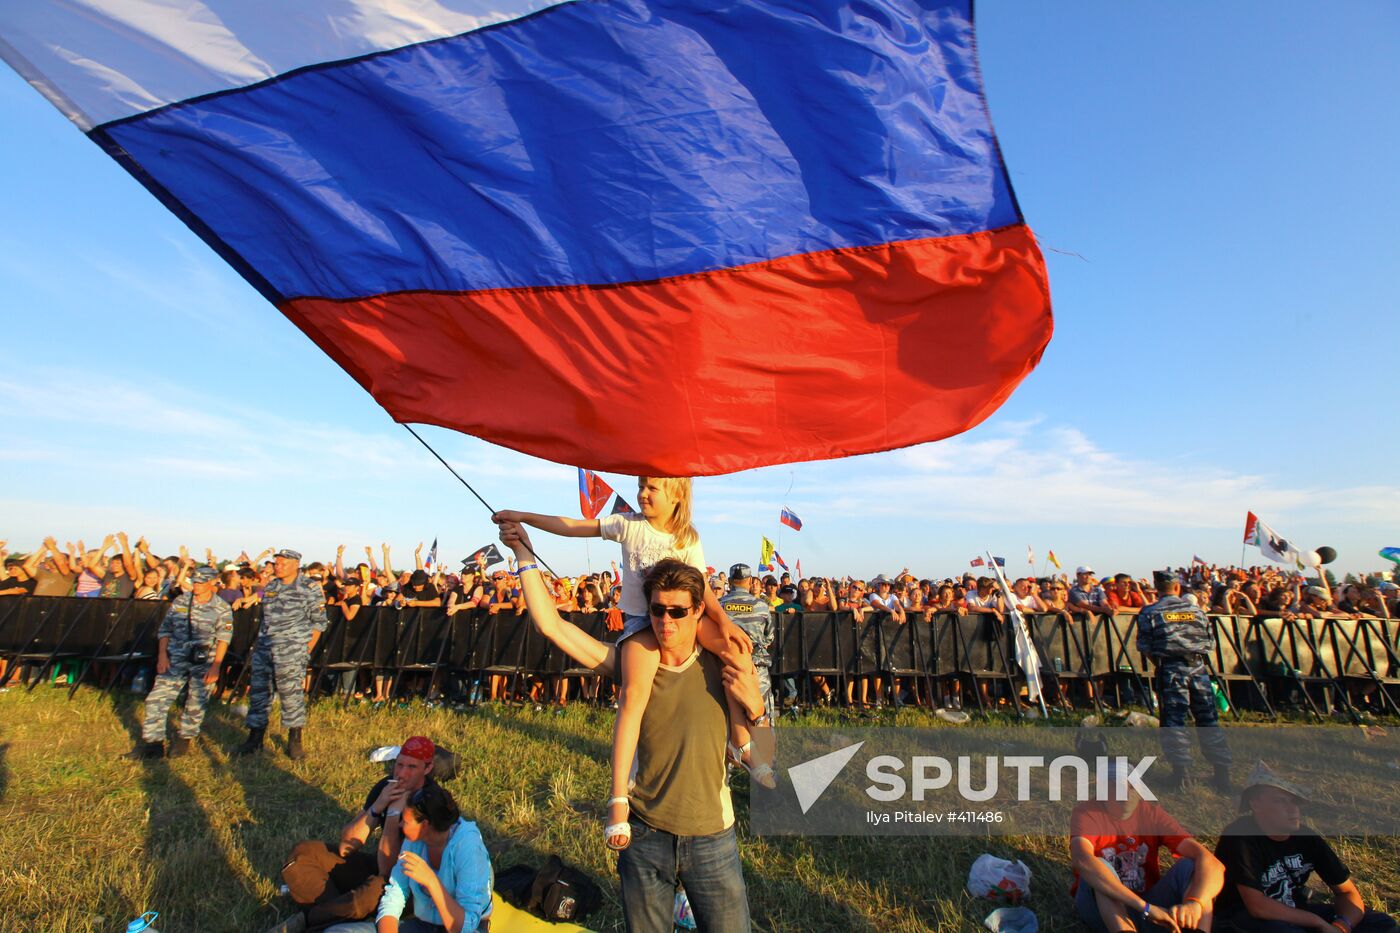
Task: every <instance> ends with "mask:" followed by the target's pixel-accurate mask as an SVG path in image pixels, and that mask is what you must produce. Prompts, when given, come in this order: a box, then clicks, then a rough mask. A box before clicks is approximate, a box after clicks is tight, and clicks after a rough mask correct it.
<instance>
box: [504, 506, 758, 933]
mask: <svg viewBox="0 0 1400 933" xmlns="http://www.w3.org/2000/svg"><path fill="white" fill-rule="evenodd" d="M500 529H501V532H500V533H501V541H502V543H504V544H505V545H506V546H507V547H509V548H510V549H511V550H512V551H514V552H515V554H516V557H517V559H518V560H519V561H520V569H519V573H520V583H521V588H522V589H523V590H524V592H525V605H526V608H527V609H528V610H529V613H530V619H531V621H532V622H533V623H534V625H535V628H536V629H538V630H539V632H540V634H541V635H543V636H544V637H545V638H548V639H549V640H550V641H551V642H553V643H554V645H555V646H556V647H558V648H559V649H561V650H562V651H564V653H566V654H568V655H569V656H570V657H572V658H573V659H574V660H575V661H577V662H579V663H580V664H582V665H583V666H585V667H587V668H589V669H591V670H593V671H595V672H597V673H601V674H611V673H612V672H613V671H614V670H615V669H616V649H615V647H614V646H612V645H608V644H605V643H603V642H601V641H599V640H598V639H596V638H593V637H592V636H590V635H588V634H587V633H585V632H584V631H583V630H582V629H580V628H578V627H577V626H576V625H574V624H573V623H571V622H568V621H566V620H565V619H563V618H561V617H560V615H559V612H558V610H556V609H555V606H554V598H553V595H552V594H551V593H550V592H549V588H548V587H547V586H545V583H544V580H543V578H542V576H541V574H540V570H539V565H538V564H537V563H536V562H535V555H534V551H533V549H532V548H531V547H530V541H529V538H528V537H527V536H526V534H525V531H524V529H523V528H522V527H521V526H520V525H518V524H516V523H515V522H503V523H501V525H500ZM704 590H705V579H704V577H703V576H702V575H701V574H700V572H699V571H698V570H696V569H695V568H693V567H691V566H689V565H687V564H684V563H682V562H681V561H677V560H670V559H668V560H663V561H660V562H659V563H657V564H656V566H654V567H653V568H652V569H651V571H650V572H649V573H648V574H647V577H646V580H645V581H644V582H643V584H642V592H643V594H644V596H645V597H646V604H647V607H648V615H649V617H650V622H651V628H652V632H653V633H655V635H656V640H657V643H658V645H659V647H660V651H661V663H660V666H659V667H658V669H657V672H656V679H655V680H654V682H653V683H652V690H651V697H650V699H649V700H648V702H647V707H646V712H645V713H644V714H643V717H642V725H641V731H640V734H639V735H638V740H637V758H636V763H637V776H636V781H635V783H634V785H633V787H632V789H631V792H630V793H629V794H628V796H627V797H626V798H625V799H626V802H627V804H628V807H629V810H630V818H629V820H628V826H629V828H630V832H631V842H630V844H629V845H628V846H627V848H625V849H624V850H623V851H622V854H621V856H620V857H619V858H618V863H617V870H618V875H619V876H620V878H621V881H622V910H623V916H624V918H625V920H626V923H627V928H628V930H630V931H633V933H670V931H671V930H672V929H673V924H674V919H675V917H674V908H675V895H676V881H677V880H679V881H680V882H681V883H682V884H684V885H685V891H686V896H687V897H688V898H689V900H690V906H691V910H692V911H693V912H694V914H695V919H696V922H697V923H698V925H699V927H700V928H701V929H710V930H720V931H728V930H747V929H749V905H748V892H747V890H746V888H745V886H744V875H743V867H742V863H741V862H740V860H739V844H738V840H737V838H736V837H735V834H734V809H733V805H732V803H731V801H730V799H729V787H728V786H727V784H726V767H725V744H726V742H727V740H728V737H729V720H728V704H727V702H726V699H725V691H726V688H729V689H732V690H733V691H734V693H735V695H736V696H739V697H740V698H741V702H742V703H743V705H744V706H745V707H746V709H747V711H748V714H749V716H750V718H751V722H752V723H754V724H757V723H758V722H760V721H762V720H765V719H766V715H765V710H764V707H763V703H762V695H761V693H760V691H759V687H758V677H757V674H756V672H755V670H754V668H753V666H752V665H749V667H748V669H747V670H739V669H736V668H730V667H726V666H724V665H723V664H722V663H721V662H720V660H719V659H718V658H716V657H714V656H713V655H710V654H709V653H708V652H704V651H701V650H699V644H698V642H697V639H696V632H697V630H698V628H699V623H700V614H701V612H702V611H703V606H704V603H703V599H704ZM612 803H613V801H609V805H612Z"/></svg>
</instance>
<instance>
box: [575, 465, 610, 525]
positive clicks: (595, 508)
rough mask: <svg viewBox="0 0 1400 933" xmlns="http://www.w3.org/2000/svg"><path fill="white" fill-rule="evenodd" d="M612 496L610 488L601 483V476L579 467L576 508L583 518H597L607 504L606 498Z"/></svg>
mask: <svg viewBox="0 0 1400 933" xmlns="http://www.w3.org/2000/svg"><path fill="white" fill-rule="evenodd" d="M612 494H613V490H612V487H611V486H609V485H608V484H607V483H605V482H603V478H602V477H601V476H599V475H598V474H597V473H594V472H593V471H592V470H585V469H584V468H583V467H579V470H578V507H579V511H580V512H582V513H583V517H584V518H597V517H598V513H599V512H601V511H603V506H605V505H607V504H608V497H609V496H611V495H612Z"/></svg>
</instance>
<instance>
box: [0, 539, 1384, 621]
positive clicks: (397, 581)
mask: <svg viewBox="0 0 1400 933" xmlns="http://www.w3.org/2000/svg"><path fill="white" fill-rule="evenodd" d="M377 551H378V554H377V555H376V549H375V548H373V547H365V548H364V549H363V554H364V559H363V560H360V561H358V562H353V563H352V562H351V561H350V560H347V558H346V556H345V552H346V547H345V546H344V545H341V546H340V547H339V548H337V550H336V554H335V557H334V558H333V559H329V560H326V561H311V562H308V563H304V564H303V566H302V569H303V572H304V573H305V574H306V576H307V577H308V578H309V579H311V580H312V581H314V582H315V583H317V584H319V585H320V586H321V588H322V590H323V591H324V595H325V602H326V605H328V606H344V605H364V606H379V605H388V606H405V607H406V606H441V607H443V608H444V609H446V611H447V612H448V613H449V614H453V613H456V612H461V611H463V610H467V609H475V608H483V609H487V610H489V611H491V612H513V613H517V614H518V613H523V612H524V611H525V602H524V597H523V596H522V595H521V590H520V581H519V577H518V575H517V573H516V566H515V561H514V559H513V558H509V557H508V558H506V559H504V560H500V561H497V562H495V563H493V564H492V565H490V566H487V565H485V564H484V563H481V562H473V561H472V560H470V559H469V560H465V561H462V562H461V566H460V568H456V569H449V568H448V567H447V566H446V565H445V564H443V563H437V564H436V565H426V564H425V563H424V557H423V545H422V544H419V545H418V547H417V548H415V549H414V552H413V568H412V569H409V568H407V567H403V566H400V567H399V568H397V569H395V567H394V564H393V559H392V553H391V550H390V547H389V545H387V544H383V545H380V547H379V548H378V549H377ZM376 556H377V557H378V559H376ZM483 556H484V555H483ZM493 556H494V555H493ZM0 563H3V571H0V597H3V596H78V597H93V596H103V597H114V598H119V599H127V598H134V599H169V598H171V597H172V596H176V595H179V594H180V593H185V592H189V573H190V571H191V570H193V569H194V568H195V567H199V566H205V567H210V566H212V567H214V568H216V569H217V570H218V571H219V587H218V595H219V597H220V598H221V599H223V600H224V601H225V602H227V603H228V604H229V605H230V606H231V607H232V608H233V609H242V608H246V607H251V606H256V605H258V604H259V602H260V600H261V599H262V596H263V592H264V590H265V588H266V586H267V584H268V583H269V582H271V580H272V579H273V559H272V549H267V550H265V551H263V552H261V553H260V554H258V555H256V556H251V557H250V556H249V555H248V552H247V551H243V552H241V553H239V554H238V555H236V556H234V557H226V558H220V557H218V556H216V555H215V554H214V553H213V552H212V551H209V550H206V551H205V552H204V555H203V559H202V560H199V559H196V557H195V556H194V555H193V554H192V553H191V552H190V551H189V550H188V549H187V548H185V547H184V546H181V547H180V549H179V553H178V554H174V555H168V556H159V555H156V554H155V553H154V552H152V550H151V548H150V545H149V544H148V543H147V541H146V539H145V538H144V537H143V538H139V539H137V541H135V542H134V543H133V542H131V540H130V539H129V537H128V536H127V535H126V534H125V533H118V534H114V535H108V536H106V537H105V538H104V539H103V540H102V544H101V547H98V548H91V549H89V548H86V547H85V545H84V544H83V542H82V541H79V542H77V544H74V543H72V542H69V543H67V544H66V545H65V546H63V547H60V546H59V545H58V544H57V542H56V541H55V540H54V539H53V538H52V537H49V538H46V539H44V541H43V542H42V543H40V544H39V545H38V546H36V547H34V548H33V549H31V550H29V551H27V552H22V553H11V552H9V551H7V550H6V542H4V541H0ZM706 569H707V585H708V586H709V587H710V588H711V590H712V591H713V592H714V593H715V594H716V595H717V596H721V597H722V596H723V595H724V594H725V593H726V592H728V589H729V587H728V580H727V578H726V575H725V574H724V573H722V572H719V571H716V570H715V568H713V567H707V568H706ZM1167 569H1168V570H1170V572H1172V573H1174V574H1175V575H1176V576H1177V578H1178V579H1180V580H1181V581H1182V585H1183V588H1184V593H1185V594H1186V596H1187V598H1188V599H1190V600H1191V601H1192V602H1193V603H1194V604H1195V605H1198V606H1200V607H1201V608H1203V609H1205V610H1206V611H1207V612H1211V613H1218V614H1222V615H1234V616H1260V615H1266V614H1267V615H1270V616H1278V617H1285V618H1288V617H1297V618H1310V617H1311V618H1360V617H1362V616H1370V617H1376V618H1383V619H1389V618H1394V617H1395V616H1396V615H1397V614H1400V587H1397V585H1396V584H1395V583H1394V582H1392V581H1391V579H1390V574H1388V573H1386V572H1377V573H1373V574H1368V575H1364V576H1360V577H1354V576H1352V575H1348V576H1347V577H1346V578H1345V580H1344V581H1343V582H1342V583H1341V584H1340V585H1337V584H1336V583H1335V582H1334V581H1333V580H1332V579H1331V578H1330V574H1323V575H1321V576H1316V577H1306V576H1305V575H1303V574H1302V573H1299V572H1296V571H1287V570H1283V569H1280V568H1278V567H1272V566H1265V567H1233V566H1228V567H1227V566H1215V565H1207V564H1192V565H1191V566H1189V567H1177V568H1167ZM1154 576H1155V575H1149V576H1147V577H1134V576H1133V575H1132V574H1128V573H1112V574H1106V575H1102V576H1100V575H1099V574H1097V573H1096V572H1095V571H1094V568H1093V567H1090V566H1087V565H1086V566H1080V567H1078V568H1077V569H1076V572H1075V573H1073V574H1069V573H1051V574H1048V575H1047V574H1040V575H1037V574H1028V575H1024V576H1014V577H1013V576H1008V577H1007V582H1008V583H1009V584H1010V588H1011V593H1012V597H1013V602H1014V608H1017V609H1020V610H1021V611H1022V612H1027V613H1029V612H1034V613H1057V612H1063V613H1067V614H1069V615H1071V616H1079V617H1083V616H1089V615H1097V614H1117V613H1133V612H1136V611H1137V610H1139V609H1141V608H1142V607H1143V606H1145V605H1147V604H1148V603H1151V602H1152V601H1154V600H1155V599H1156V598H1157V596H1158V595H1159V594H1158V592H1157V588H1156V585H1155V583H1154ZM546 578H547V580H548V583H549V586H550V587H551V589H552V590H553V592H554V597H555V605H556V606H558V608H559V609H560V611H567V612H591V611H602V612H607V611H610V610H618V611H619V612H620V607H621V606H622V602H623V586H622V584H623V579H622V574H621V573H620V572H619V570H618V567H617V564H616V563H615V562H613V563H612V564H611V568H610V569H608V570H604V571H602V572H601V573H591V572H590V573H582V574H573V575H562V576H557V577H556V576H554V575H553V574H550V573H548V572H546ZM745 589H746V590H748V591H749V592H751V593H752V594H753V595H754V596H756V597H758V598H760V599H762V600H764V601H765V602H767V603H768V604H769V606H770V607H772V609H773V610H774V611H776V612H799V611H808V612H825V611H832V610H848V611H851V612H853V613H855V614H856V616H857V617H858V618H862V617H865V616H868V615H869V614H870V613H874V612H878V611H881V610H884V611H888V612H890V613H892V614H894V615H895V616H896V618H898V619H900V620H901V621H902V620H904V619H906V618H907V617H908V616H909V614H911V613H912V614H915V615H921V614H931V613H936V612H955V613H958V614H968V613H984V614H988V615H992V616H995V617H997V618H1004V616H1005V614H1006V612H1007V611H1008V609H1009V608H1012V606H1011V603H1009V602H1008V600H1007V599H1006V598H1005V596H1004V595H1003V593H1002V592H1001V588H1000V586H999V585H998V581H997V578H996V577H995V576H993V575H990V574H988V573H985V572H983V573H980V574H974V573H972V572H970V571H965V572H963V573H961V574H959V575H955V576H946V577H937V576H932V575H929V576H918V575H916V574H914V573H911V572H910V571H909V569H908V568H905V569H902V570H900V571H899V572H898V573H894V574H890V575H885V574H879V575H876V576H874V577H869V578H864V577H852V576H842V577H823V576H816V577H794V575H793V574H792V573H790V572H788V571H786V570H784V571H780V572H770V571H766V569H765V568H760V572H759V573H756V574H754V575H753V576H752V577H751V578H750V579H749V580H748V581H747V582H746V583H745Z"/></svg>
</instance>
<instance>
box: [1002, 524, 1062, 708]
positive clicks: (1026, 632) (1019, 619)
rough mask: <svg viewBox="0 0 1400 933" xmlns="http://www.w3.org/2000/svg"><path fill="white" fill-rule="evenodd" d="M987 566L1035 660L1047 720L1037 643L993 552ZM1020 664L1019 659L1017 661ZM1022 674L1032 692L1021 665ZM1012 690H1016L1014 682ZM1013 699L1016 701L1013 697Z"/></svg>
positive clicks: (1038, 694) (1037, 695)
mask: <svg viewBox="0 0 1400 933" xmlns="http://www.w3.org/2000/svg"><path fill="white" fill-rule="evenodd" d="M987 564H988V565H989V566H990V567H991V568H992V572H993V573H995V574H996V575H997V583H998V584H1000V585H1001V593H1002V598H1003V599H1005V600H1006V616H1005V617H1006V618H1007V619H1008V620H1009V621H1010V622H1011V624H1012V625H1013V626H1015V629H1014V634H1016V635H1018V636H1020V638H1021V639H1024V641H1025V645H1026V655H1027V656H1028V657H1034V658H1035V665H1036V670H1035V681H1036V683H1035V698H1036V699H1037V700H1039V701H1040V715H1041V716H1042V717H1044V718H1045V719H1049V718H1050V710H1049V709H1047V708H1046V706H1045V688H1044V685H1043V684H1042V683H1041V682H1040V654H1039V652H1038V651H1037V650H1036V647H1035V642H1034V641H1033V640H1032V639H1031V633H1030V629H1028V628H1027V627H1026V617H1025V616H1023V615H1022V614H1021V610H1020V608H1019V607H1018V606H1017V605H1016V597H1015V594H1013V593H1012V592H1011V585H1010V584H1009V583H1007V582H1006V574H1004V573H1002V571H1001V565H1000V564H998V563H997V559H996V558H995V557H993V556H992V552H991V551H988V552H987ZM1017 660H1018V662H1019V660H1020V659H1019V658H1018V659H1017ZM1021 673H1022V675H1024V676H1025V678H1026V692H1027V693H1029V692H1030V687H1031V683H1030V680H1031V673H1030V672H1029V671H1027V670H1026V665H1024V664H1022V665H1021ZM1012 684H1013V686H1012V690H1015V686H1014V681H1013V682H1012ZM1013 699H1015V698H1014V697H1013Z"/></svg>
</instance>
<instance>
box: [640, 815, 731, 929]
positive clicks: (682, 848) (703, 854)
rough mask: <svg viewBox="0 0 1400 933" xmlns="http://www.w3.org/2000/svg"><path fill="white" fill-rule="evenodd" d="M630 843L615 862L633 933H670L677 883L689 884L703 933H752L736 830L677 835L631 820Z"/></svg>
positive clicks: (696, 924) (692, 905) (693, 906)
mask: <svg viewBox="0 0 1400 933" xmlns="http://www.w3.org/2000/svg"><path fill="white" fill-rule="evenodd" d="M631 824H632V844H631V845H629V846H628V847H627V848H626V849H624V850H623V851H622V856H621V857H620V858H619V859H618V860H617V873H618V876H619V878H620V880H621V882H622V914H623V918H624V919H625V920H626V921H627V929H628V930H629V931H630V933H671V931H672V929H673V928H674V920H675V915H674V911H675V906H676V882H677V881H679V882H680V883H681V884H684V885H685V894H686V897H688V898H689V899H690V909H691V911H692V912H693V913H694V914H695V926H696V928H697V929H698V930H699V931H700V933H748V930H749V894H748V891H747V889H745V887H744V869H743V865H742V863H741V862H740V861H739V840H738V838H737V837H736V836H735V835H734V827H733V826H730V827H729V828H728V829H726V830H724V831H723V832H718V833H715V834H714V835H713V836H675V835H672V834H671V833H668V832H665V831H663V830H660V829H653V828H652V827H650V826H648V825H647V824H645V823H643V822H642V821H641V820H639V819H635V818H634V819H632V820H631Z"/></svg>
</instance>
